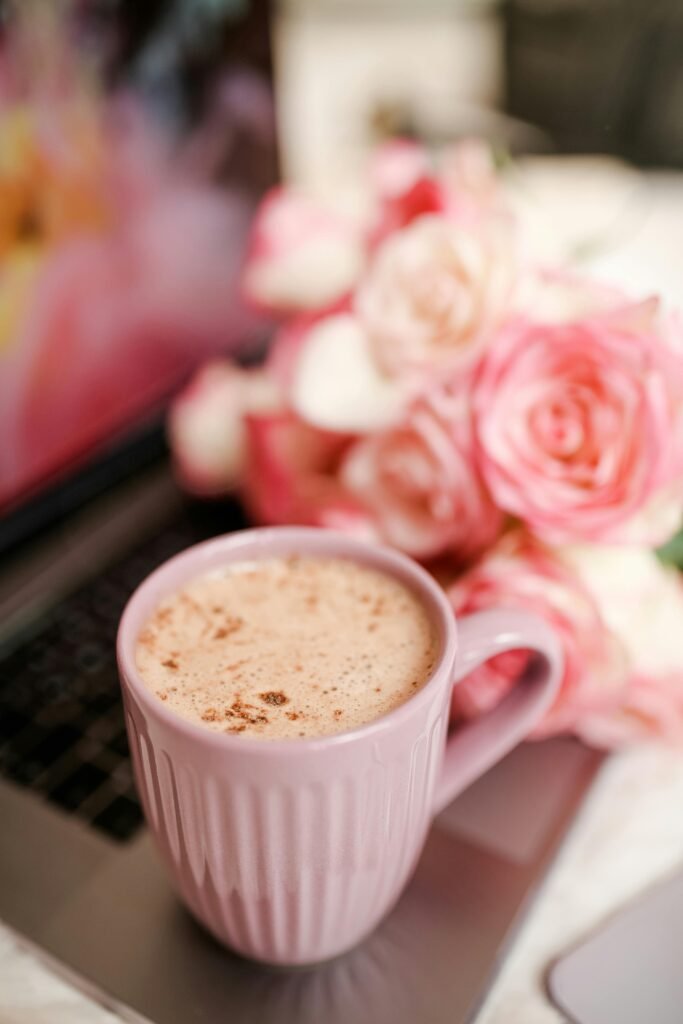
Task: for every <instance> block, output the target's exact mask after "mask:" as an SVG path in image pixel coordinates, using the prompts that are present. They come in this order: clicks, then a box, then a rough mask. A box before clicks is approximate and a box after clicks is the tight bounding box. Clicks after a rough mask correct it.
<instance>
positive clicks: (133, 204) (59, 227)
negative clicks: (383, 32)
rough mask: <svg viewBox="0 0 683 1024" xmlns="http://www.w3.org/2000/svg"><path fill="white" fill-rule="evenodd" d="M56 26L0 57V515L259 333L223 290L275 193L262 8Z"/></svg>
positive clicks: (26, 32)
mask: <svg viewBox="0 0 683 1024" xmlns="http://www.w3.org/2000/svg"><path fill="white" fill-rule="evenodd" d="M28 6H29V5H27V8H28ZM54 6H55V8H57V6H58V5H54ZM30 7H31V8H32V9H37V8H42V7H45V8H47V7H50V5H30ZM59 9H60V11H64V12H67V13H64V14H63V16H62V15H60V16H59V17H58V16H57V15H56V14H54V13H53V15H51V16H50V17H47V16H41V17H40V19H39V22H40V23H38V22H37V20H36V19H35V18H33V19H32V20H31V21H28V20H25V19H21V21H20V22H16V23H14V24H11V25H10V26H9V28H7V29H6V30H5V33H4V38H3V40H2V44H3V45H2V49H1V50H0V110H1V111H2V116H1V117H0V204H1V207H2V218H1V221H2V222H1V223H0V261H1V266H2V273H1V274H0V514H3V515H4V514H7V513H9V512H11V511H16V509H17V508H18V507H19V506H20V505H22V504H23V503H24V502H25V501H26V500H27V499H30V498H35V497H36V496H37V495H40V494H41V493H42V492H43V491H44V490H45V489H47V488H48V487H50V488H54V486H55V484H58V483H59V482H60V481H61V480H62V479H65V478H66V477H68V476H69V475H71V474H73V473H74V471H76V470H78V469H79V468H80V467H82V466H83V465H85V464H87V463H89V462H91V461H93V460H95V459H97V458H98V457H99V455H100V453H101V452H102V451H103V450H104V449H105V448H107V447H110V446H111V445H112V442H113V441H115V440H117V439H123V438H125V437H126V435H128V434H129V433H131V432H135V431H139V430H140V427H141V425H142V424H144V423H146V422H147V421H149V420H150V419H151V418H154V417H157V418H158V417H159V415H160V412H161V410H162V409H163V406H164V403H165V402H166V401H167V400H168V397H169V396H170V395H171V394H172V393H173V392H174V390H176V389H177V388H178V387H179V386H180V385H181V384H182V382H183V381H184V380H185V379H186V377H187V375H188V374H189V373H190V372H191V370H192V369H193V367H194V366H196V365H197V363H198V362H200V361H201V360H203V359H206V358H207V357H210V356H212V355H216V354H219V353H221V352H228V351H230V352H235V351H239V350H240V349H241V348H242V347H244V346H248V345H249V343H250V341H251V339H253V338H254V337H255V336H256V335H257V334H258V333H260V330H262V327H260V325H259V323H258V320H257V318H256V317H255V315H254V314H253V313H251V312H250V311H249V310H248V309H246V308H245V306H244V304H243V302H242V301H241V298H240V289H239V275H240V268H241V262H242V259H243V251H244V245H245V240H246V236H247V231H248V225H249V221H250V218H251V215H252V212H253V209H254V206H255V204H256V202H257V201H258V198H259V196H260V195H261V194H262V192H263V190H264V189H265V188H267V187H268V186H269V185H270V184H272V182H273V181H274V180H275V176H276V147H275V130H274V111H273V96H272V74H271V64H270V50H269V23H268V13H269V11H268V4H267V3H265V2H259V0H253V2H244V0H240V2H239V3H238V2H235V0H211V2H210V3H209V2H207V0H192V2H191V3H183V4H180V3H178V4H150V5H149V6H148V8H147V7H146V12H145V15H144V17H142V16H141V14H140V10H139V8H138V7H137V6H136V5H135V4H126V3H122V4H117V5H111V4H102V3H79V4H72V5H66V6H63V5H59ZM84 54H85V55H86V57H87V59H86V57H84ZM27 68H29V69H30V71H29V74H28V75H27V74H26V69H27ZM93 68H95V69H96V70H95V73H93Z"/></svg>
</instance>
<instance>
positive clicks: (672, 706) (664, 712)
mask: <svg viewBox="0 0 683 1024" xmlns="http://www.w3.org/2000/svg"><path fill="white" fill-rule="evenodd" d="M562 557H563V558H564V560H565V562H566V563H567V564H568V565H569V566H570V567H571V569H572V571H573V572H574V573H575V574H576V575H577V576H578V577H579V579H580V580H581V582H582V584H583V586H585V587H586V588H587V589H588V590H589V591H590V593H591V596H592V598H593V600H594V601H595V603H596V605H597V607H598V609H599V611H600V614H601V617H602V619H603V621H604V622H605V624H606V626H607V627H608V628H609V630H610V631H611V633H612V635H613V636H614V637H615V638H616V639H617V640H618V642H619V643H620V644H621V646H622V648H623V649H624V651H625V653H626V658H627V663H628V676H629V685H628V689H627V690H626V692H625V693H624V695H623V698H622V700H621V701H620V702H619V704H618V706H617V707H616V708H613V709H610V708H609V707H607V708H599V707H597V706H596V707H593V708H590V709H587V710H586V713H585V714H583V715H582V716H581V718H580V719H579V721H578V722H577V727H576V731H577V732H578V733H579V735H580V736H582V737H583V738H584V739H585V740H586V741H587V742H589V743H594V744H597V745H599V746H620V745H623V744H624V743H632V742H634V741H638V740H645V739H655V738H662V739H665V740H668V741H671V742H674V743H676V744H680V743H681V742H683V652H682V649H681V643H680V632H681V623H683V579H682V578H681V575H680V573H679V572H678V571H677V570H675V569H673V568H671V567H665V566H663V565H662V564H661V562H660V561H659V559H658V558H657V557H656V555H655V554H654V553H653V552H652V551H650V550H647V549H644V548H636V547H629V548H618V547H612V546H609V547H600V548H596V547H595V546H592V545H590V546H589V545H577V546H574V547H569V548H565V549H563V552H562Z"/></svg>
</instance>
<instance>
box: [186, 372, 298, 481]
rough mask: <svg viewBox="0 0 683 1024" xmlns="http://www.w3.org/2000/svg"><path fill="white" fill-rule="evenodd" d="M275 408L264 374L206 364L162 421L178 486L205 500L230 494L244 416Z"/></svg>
mask: <svg viewBox="0 0 683 1024" xmlns="http://www.w3.org/2000/svg"><path fill="white" fill-rule="evenodd" d="M278 405H279V395H278V391H277V388H276V386H275V384H274V381H273V380H272V378H271V377H270V376H269V375H268V374H267V373H265V372H263V371H261V370H242V369H240V368H239V367H237V366H234V365H233V364H232V363H228V362H213V363H207V364H206V365H205V366H204V367H203V368H202V369H201V370H200V371H199V372H198V373H197V374H196V375H195V377H194V378H193V379H192V381H191V382H190V384H188V386H187V387H186V388H185V390H184V391H182V392H181V394H180V395H178V397H177V398H176V399H175V401H174V403H173V406H172V408H171V411H170V414H169V418H168V432H169V440H170V442H171V447H172V449H173V454H174V457H175V464H176V468H177V471H178V475H179V477H180V479H181V481H182V483H183V486H184V487H186V488H187V490H189V491H192V492H193V493H194V494H201V495H206V496H208V495H218V494H225V493H227V492H229V491H231V490H233V489H234V488H235V487H236V485H237V483H238V482H239V480H240V478H241V475H242V473H243V472H244V467H245V459H246V441H247V436H246V431H245V427H244V417H245V415H246V414H247V413H248V412H256V411H257V410H259V411H261V412H264V411H266V410H271V409H274V408H277V406H278Z"/></svg>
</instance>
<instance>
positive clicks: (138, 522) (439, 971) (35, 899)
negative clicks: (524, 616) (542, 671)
mask: <svg viewBox="0 0 683 1024" xmlns="http://www.w3.org/2000/svg"><path fill="white" fill-rule="evenodd" d="M252 7H253V9H255V10H256V12H257V17H256V20H255V21H254V22H253V23H252V26H251V30H250V33H245V34H244V38H250V39H252V40H253V39H256V40H257V43H256V45H257V49H258V52H259V54H260V55H261V57H262V54H263V51H264V47H267V39H266V37H267V21H266V18H265V16H264V13H263V12H264V10H265V8H264V5H262V4H255V5H252ZM245 9H246V10H247V11H249V9H250V6H249V5H245ZM264 40H265V41H264ZM244 57H245V55H244V53H240V60H244ZM261 66H262V65H261ZM273 145H274V143H273ZM245 194H246V193H245ZM238 242H239V240H236V244H238ZM260 340H263V339H262V338H260V337H259V336H256V335H255V336H254V337H252V338H250V339H247V338H245V341H249V342H250V351H251V352H252V354H253V352H254V351H256V350H257V349H258V344H259V341H260ZM191 363H192V361H191V360H190V362H189V363H188V361H187V360H186V361H181V362H177V363H173V361H170V362H169V364H168V367H167V371H166V372H165V373H164V374H163V375H161V376H155V377H151V376H150V378H149V379H148V380H143V381H141V388H140V392H139V393H140V394H144V396H145V401H144V402H143V403H140V402H138V403H133V404H129V405H127V406H126V408H125V409H122V410H120V411H119V414H118V419H117V420H116V421H115V422H109V423H107V425H106V436H105V434H104V432H103V430H102V429H101V424H100V428H99V433H98V431H97V430H96V429H95V427H94V425H93V429H92V430H91V429H88V424H85V430H84V439H85V438H87V444H86V443H85V440H84V444H83V446H82V449H81V450H80V451H77V450H75V449H73V447H72V448H71V449H70V451H69V458H68V462H66V461H64V462H62V463H60V462H59V460H57V461H55V460H52V461H50V460H45V459H44V458H42V459H38V460H36V461H35V463H34V465H35V466H37V467H39V471H38V470H36V472H35V473H34V475H33V476H32V477H31V479H28V480H27V479H22V480H21V481H20V484H21V485H20V486H19V483H17V485H16V486H15V487H14V488H12V487H10V486H9V484H7V481H6V486H5V490H4V492H3V494H2V502H3V505H2V511H3V515H2V519H1V520H0V554H1V555H2V559H1V561H0V920H1V921H2V922H3V923H4V924H5V925H7V926H9V927H10V928H11V929H12V930H13V931H15V932H16V933H17V935H18V936H20V937H21V938H22V940H23V941H24V942H26V943H28V944H30V946H31V947H32V948H34V949H35V950H36V951H37V952H38V953H39V955H40V956H42V957H45V958H47V960H48V961H49V962H50V964H52V965H53V966H54V968H55V969H56V970H58V971H59V972H61V973H63V974H65V975H66V976H67V977H68V978H69V979H70V980H71V981H72V982H73V983H74V984H75V985H76V986H77V987H79V988H81V989H82V990H84V991H85V992H87V993H88V994H89V995H90V996H91V997H92V998H93V999H95V1000H97V1001H98V1002H100V1003H101V1004H102V1005H104V1006H106V1007H109V1008H111V1009H113V1010H115V1011H117V1012H119V1013H120V1014H121V1016H123V1017H124V1018H125V1019H127V1020H137V1021H152V1022H155V1024H187V1022H189V1021H193V1022H196V1024H216V1022H219V1021H224V1020H230V1022H231V1024H243V1022H244V1024H247V1022H251V1021H259V1022H260V1024H275V1022H277V1024H288V1022H292V1024H294V1022H296V1024H309V1022H310V1024H313V1022H316V1024H317V1022H319V1021H321V1020H325V1021H326V1022H327V1024H337V1022H339V1024H341V1022H344V1024H348V1022H349V1021H354V1022H355V1024H362V1022H364V1021H367V1022H370V1021H372V1022H373V1024H384V1022H387V1024H389V1022H391V1024H401V1022H403V1021H405V1022H409V1021H410V1022H416V1021H420V1022H430V1024H446V1022H448V1024H465V1022H467V1021H472V1020H474V1018H475V1016H476V1013H477V1009H478V1007H479V1006H480V1004H481V1003H482V1001H483V999H484V998H485V996H486V993H487V991H488V989H489V988H490V986H491V984H492V981H493V979H494V978H495V975H496V971H497V969H498V967H499V966H500V964H501V961H502V958H503V957H504V955H505V950H506V947H507V945H508V943H509V942H510V941H511V938H512V937H513V935H514V933H515V930H516V929H517V927H518V926H519V923H520V921H521V920H522V918H523V915H524V913H525V911H526V910H527V909H528V907H529V905H530V903H531V900H532V897H533V896H534V894H535V893H536V892H537V891H538V888H539V885H540V883H541V881H542V879H543V877H544V874H545V872H546V871H547V868H548V866H549V864H550V863H551V862H552V858H553V856H554V855H555V853H556V851H557V849H558V846H559V844H560V843H561V842H562V839H563V838H564V836H565V835H566V832H567V830H568V828H569V827H570V825H571V822H572V820H573V818H574V816H575V814H576V810H577V808H578V806H579V805H580V802H581V800H582V799H583V796H584V794H585V793H586V791H587V789H588V787H589V786H590V783H591V780H592V779H593V778H594V776H595V773H596V771H597V770H598V768H599V766H600V762H601V758H600V756H599V755H598V754H596V753H595V752H593V751H590V750H588V749H587V748H585V747H583V746H582V745H581V744H579V743H578V742H576V741H574V740H571V739H557V740H552V741H548V742H544V743H533V744H531V743H529V744H524V745H522V746H521V747H519V748H518V749H517V750H516V751H514V752H513V753H512V754H511V755H510V756H509V757H508V758H507V759H506V760H505V761H504V762H502V763H501V764H500V765H498V766H497V767H496V768H495V769H493V770H492V771H491V772H490V773H489V774H488V775H487V776H485V777H484V778H482V779H481V780H479V781H478V782H477V783H476V784H475V785H473V786H472V787H470V789H469V790H467V791H466V792H465V793H464V794H463V795H462V796H461V797H460V798H459V799H458V800H456V801H455V802H454V803H453V804H452V805H451V806H450V807H449V808H447V809H446V810H445V811H444V812H443V813H442V814H441V815H440V816H439V818H438V819H437V821H436V822H435V823H434V827H433V829H432V831H431V834H430V837H429V840H428V842H427V845H426V848H425V850H424V853H423V856H422V859H421V861H420V863H419V866H418V868H417V871H416V873H415V876H414V878H413V880H412V882H411V883H410V885H409V887H408V889H407V891H406V893H405V895H404V896H403V898H402V899H401V901H400V902H399V904H398V906H397V907H396V908H395V909H394V910H393V911H392V913H391V914H390V915H389V917H388V918H387V919H386V921H385V922H384V923H383V924H382V925H381V926H380V927H379V928H378V930H377V931H376V932H375V933H374V934H373V935H372V936H371V937H370V938H369V939H367V940H366V941H365V942H364V943H363V944H362V945H361V946H360V947H358V948H357V949H356V950H354V951H352V952H351V953H349V954H347V955H346V956H344V957H342V958H340V959H338V960H336V961H334V962H332V963H329V964H326V965H323V966H321V967H318V968H315V969H311V970H305V971H302V970H297V971H282V970H274V969H268V968H266V967H263V966H258V965H256V964H253V963H251V962H248V961H246V960H244V959H241V958H239V957H237V956H235V955H233V954H232V953H230V952H229V951H227V950H226V949H224V948H222V947H221V946H219V945H218V944H217V943H216V942H215V941H214V940H213V939H212V938H210V937H209V936H208V935H207V934H206V933H204V932H203V931H202V929H201V928H200V927H199V926H198V925H197V924H196V923H194V921H193V920H192V919H191V918H190V916H189V915H188V914H187V913H186V912H185V910H184V909H183V908H182V906H181V905H180V903H179V901H178V900H177V899H176V897H175V895H174V894H173V892H172V890H171V888H170V886H169V884H168V882H167V880H166V878H165V876H164V873H163V870H162V868H161V865H160V863H159V862H158V860H157V858H156V856H155V853H154V851H153V849H152V846H151V843H150V839H149V836H148V833H147V830H146V827H145V823H144V819H143V815H142V812H141V808H140V803H139V800H138V796H137V793H136V790H135V784H134V780H133V773H132V766H131V761H130V756H129V750H128V744H127V740H126V733H125V728H124V719H123V711H122V706H121V697H120V692H119V684H118V678H117V670H116V661H115V652H114V641H115V634H116V628H117V624H118V619H119V616H120V614H121V611H122V609H123V606H124V604H125V603H126V601H127V599H128V597H129V595H130V593H131V592H132V590H133V589H134V588H135V587H136V586H137V584H138V583H139V582H140V581H141V580H142V579H143V578H144V577H145V576H146V575H147V574H148V573H149V572H150V571H151V570H152V569H154V568H155V567H156V566H157V565H159V564H160V563H161V562H162V561H164V560H165V559H167V558H168V557H170V556H171V555H173V554H175V553H176V552H178V551H180V550H182V549H183V548H185V547H187V546H188V545H190V544H193V543H196V542H198V541H201V540H203V539H206V538H208V537H211V536H214V535H216V534H220V533H224V532H227V531H230V530H236V529H240V528H242V527H244V526H247V525H248V523H247V522H246V520H245V517H244V514H243V511H242V509H241V508H240V507H239V505H238V504H237V503H236V502H220V503H199V502H196V501H193V500H191V499H189V498H187V497H186V496H184V495H183V494H182V493H181V491H180V490H179V488H178V487H177V485H176V483H175V482H174V479H173V474H172V471H171V467H170V464H169V457H168V452H167V450H166V446H165V442H164V434H163V420H164V413H165V408H166V406H167V403H168V401H169V400H170V398H171V397H172V395H173V394H174V393H175V392H176V391H177V389H178V388H179V387H181V386H182V384H183V383H184V381H185V380H186V379H187V376H188V374H189V373H190V372H191V370H192V368H193V367H192V365H191ZM55 430H58V425H57V424H55ZM44 454H45V453H41V455H44Z"/></svg>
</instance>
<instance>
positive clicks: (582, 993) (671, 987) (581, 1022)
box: [548, 873, 683, 1024]
mask: <svg viewBox="0 0 683 1024" xmlns="http://www.w3.org/2000/svg"><path fill="white" fill-rule="evenodd" d="M682 949H683V873H682V874H678V875H676V876H675V877H674V878H671V879H669V880H668V881H666V882H663V883H662V884H660V885H658V886H657V887H656V888H654V889H651V890H650V891H649V892H648V893H647V894H646V895H645V896H643V897H641V898H639V899H637V900H636V901H635V902H634V903H633V904H631V905H630V906H629V907H627V908H626V909H624V910H622V911H620V912H619V913H617V914H616V915H615V916H614V917H613V918H611V920H610V921H609V922H608V923H607V924H606V925H605V926H604V927H603V928H602V929H600V931H598V932H597V933H596V934H595V935H593V936H592V937H591V938H590V939H588V940H587V941H586V942H584V943H583V944H582V945H581V946H579V947H578V948H576V949H575V950H574V951H573V952H571V953H569V954H568V955H567V956H565V957H563V958H562V959H561V960H559V961H558V962H557V963H556V964H555V965H554V967H553V968H552V969H551V971H550V975H549V980H548V987H549V990H550V994H551V996H552V998H553V1000H554V1001H555V1002H556V1003H557V1005H558V1006H559V1007H560V1009H561V1010H562V1011H563V1012H564V1013H565V1014H567V1015H568V1016H569V1017H570V1018H571V1020H572V1021H575V1022H576V1024H615V1022H616V1021H618V1022H619V1024H643V1021H653V1022H656V1024H681V1020H683V971H681V950H682Z"/></svg>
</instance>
